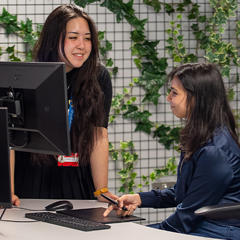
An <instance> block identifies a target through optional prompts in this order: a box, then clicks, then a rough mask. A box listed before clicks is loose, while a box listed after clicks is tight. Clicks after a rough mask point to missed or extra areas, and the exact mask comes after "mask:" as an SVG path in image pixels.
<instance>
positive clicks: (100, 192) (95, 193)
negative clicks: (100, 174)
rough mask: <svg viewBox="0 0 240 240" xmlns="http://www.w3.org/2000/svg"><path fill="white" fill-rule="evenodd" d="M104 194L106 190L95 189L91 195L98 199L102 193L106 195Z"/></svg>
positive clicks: (105, 188)
mask: <svg viewBox="0 0 240 240" xmlns="http://www.w3.org/2000/svg"><path fill="white" fill-rule="evenodd" d="M106 192H108V188H107V187H104V188H100V189H97V190H96V191H95V192H94V193H93V194H94V196H95V197H99V196H100V195H101V194H102V193H106Z"/></svg>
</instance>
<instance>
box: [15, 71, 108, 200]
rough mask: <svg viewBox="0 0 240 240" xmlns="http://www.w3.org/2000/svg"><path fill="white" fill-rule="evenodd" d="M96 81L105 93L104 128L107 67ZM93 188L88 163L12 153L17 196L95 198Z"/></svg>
mask: <svg viewBox="0 0 240 240" xmlns="http://www.w3.org/2000/svg"><path fill="white" fill-rule="evenodd" d="M74 76H76V75H75V74H73V73H71V72H70V73H68V74H67V79H68V82H70V81H72V80H73V79H72V78H73V77H74ZM98 81H99V84H100V86H101V89H102V91H103V94H104V110H105V114H106V117H105V123H104V127H105V128H107V126H108V117H109V112H110V107H111V100H112V84H111V78H110V75H109V73H108V71H107V69H106V68H104V67H101V68H100V74H99V76H98ZM41 158H42V156H41ZM94 191H95V188H94V184H93V179H92V175H91V167H90V164H88V165H87V166H79V167H65V166H64V167H58V166H57V161H56V159H55V157H54V156H51V160H50V161H49V159H48V161H34V160H32V159H31V153H27V152H17V151H16V153H15V194H16V195H17V196H19V197H20V198H38V199H39V198H42V199H44V198H45V199H49V198H51V199H94V195H93V192H94Z"/></svg>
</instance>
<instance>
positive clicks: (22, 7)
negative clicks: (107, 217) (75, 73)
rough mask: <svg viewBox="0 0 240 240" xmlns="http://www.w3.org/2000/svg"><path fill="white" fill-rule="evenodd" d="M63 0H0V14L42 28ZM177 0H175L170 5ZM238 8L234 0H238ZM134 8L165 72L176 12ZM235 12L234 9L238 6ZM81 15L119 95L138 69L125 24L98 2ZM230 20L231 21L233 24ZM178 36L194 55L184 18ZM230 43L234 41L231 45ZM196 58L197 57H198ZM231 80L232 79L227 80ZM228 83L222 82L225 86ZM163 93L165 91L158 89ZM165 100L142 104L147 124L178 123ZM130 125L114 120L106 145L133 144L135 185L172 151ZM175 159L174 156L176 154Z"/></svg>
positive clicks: (6, 39) (113, 165)
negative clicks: (105, 51)
mask: <svg viewBox="0 0 240 240" xmlns="http://www.w3.org/2000/svg"><path fill="white" fill-rule="evenodd" d="M72 2H73V1H69V0H1V1H0V11H2V8H3V7H5V8H6V9H7V10H8V11H9V12H10V13H11V14H17V16H18V20H25V19H26V17H28V18H29V19H31V20H32V21H33V23H34V24H37V23H40V24H42V23H43V22H44V20H45V19H46V17H47V16H48V14H49V13H50V12H51V11H52V10H53V9H54V8H56V7H57V6H58V5H60V4H65V3H72ZM165 2H167V3H173V1H167V0H165ZM176 2H178V1H176ZM194 2H196V3H198V4H199V5H200V12H201V13H202V14H211V8H210V7H209V5H208V3H207V2H208V1H206V0H195V1H194ZM238 3H239V4H240V0H239V1H238ZM134 9H135V11H136V16H137V17H138V18H140V19H144V18H147V19H148V23H147V25H146V27H147V28H146V29H147V31H146V36H147V38H148V39H149V40H153V41H154V40H160V43H159V45H158V53H159V56H160V57H166V58H168V64H169V70H170V69H171V68H172V67H173V62H172V59H171V58H170V57H169V55H168V54H167V52H166V50H165V47H166V45H167V43H166V39H167V38H168V36H167V34H166V29H168V28H169V26H170V25H169V22H170V21H172V20H176V14H177V13H176V14H171V15H170V16H169V15H168V14H166V13H165V12H164V10H161V11H160V12H159V13H155V12H154V11H153V9H152V8H151V7H147V6H146V5H145V4H143V1H141V0H135V1H134ZM238 9H239V8H238ZM85 11H87V12H88V13H89V15H90V16H91V17H92V18H93V19H94V20H95V22H96V24H97V26H98V30H99V31H105V38H106V39H107V40H109V41H110V42H111V43H112V46H113V47H112V48H113V50H112V51H111V52H110V53H109V55H108V57H111V58H112V59H113V61H114V65H115V66H117V67H118V69H119V72H118V74H117V76H116V77H115V78H113V79H112V84H113V93H114V95H116V94H117V93H122V90H123V88H124V87H128V84H129V83H130V82H131V80H132V79H133V78H134V77H138V76H139V71H138V69H137V68H136V66H135V64H134V62H133V56H132V55H131V50H130V47H131V41H130V31H131V30H132V29H131V27H130V26H129V24H127V23H126V22H125V21H123V22H120V23H117V22H116V19H115V16H114V15H113V14H112V13H111V12H109V11H108V10H107V9H105V8H103V7H101V6H100V5H99V4H98V3H94V4H91V5H90V6H87V7H86V9H85ZM237 18H238V19H239V12H237ZM234 20H235V18H233V19H232V21H234ZM181 24H182V33H183V35H184V39H185V42H184V45H185V46H186V48H187V50H188V51H189V52H193V53H194V52H195V50H196V43H195V40H194V36H192V35H191V32H190V26H191V22H190V21H189V20H188V19H187V18H186V17H184V15H183V19H182V20H181ZM234 26H235V25H234V24H231V22H230V23H229V24H228V30H227V31H226V33H225V38H226V40H228V41H231V40H232V39H231V36H235V32H234V31H235V30H234V29H235V28H234ZM235 44H236V43H235ZM12 45H16V47H17V49H18V50H19V51H21V50H23V46H22V41H21V39H19V38H17V37H16V36H14V35H10V36H6V34H5V30H4V29H3V28H2V27H0V46H1V47H6V46H12ZM200 54H201V53H200ZM0 60H6V57H4V56H2V57H1V58H0ZM237 71H238V69H236V68H233V69H232V74H233V76H236V73H237ZM232 81H234V78H233V80H232ZM232 84H233V82H231V81H230V82H226V85H227V86H228V87H229V86H231V85H232ZM164 90H165V89H164ZM234 90H235V92H236V93H237V94H236V99H235V100H234V101H233V102H232V103H231V104H232V107H233V108H234V109H239V103H240V100H239V96H240V94H239V92H240V89H239V85H238V86H235V89H234ZM133 93H134V95H135V96H137V98H142V97H143V95H144V94H143V90H142V89H140V88H138V87H135V88H134V89H133ZM165 98H166V96H165V93H164V91H163V92H162V96H161V97H160V101H159V105H158V106H157V107H156V106H152V105H150V106H147V107H146V109H147V110H149V111H150V112H151V113H152V116H151V120H152V121H154V122H159V123H166V124H170V125H175V124H179V121H178V119H177V118H175V117H174V116H173V114H172V113H171V110H170V108H169V105H168V104H167V103H166V100H165ZM134 129H135V124H133V123H131V122H130V121H129V120H126V119H122V118H121V117H119V118H117V121H116V123H115V124H112V125H110V126H109V139H110V141H111V142H112V143H114V144H116V145H118V144H119V141H130V140H132V141H133V142H134V145H135V149H136V152H137V153H138V155H139V160H138V162H137V163H136V166H135V170H136V172H137V174H138V178H137V180H136V182H137V183H140V182H141V180H140V177H139V176H141V175H147V176H148V175H149V174H150V173H151V172H152V171H153V169H154V168H156V167H162V166H164V165H165V163H166V160H167V159H168V158H169V157H171V156H173V155H175V156H177V154H176V152H174V151H173V150H165V149H164V147H163V146H162V145H161V144H159V143H158V142H157V141H155V140H153V138H152V137H151V136H148V135H147V134H144V133H140V132H135V131H134ZM177 157H178V156H177ZM120 167H121V163H119V162H114V161H112V160H110V163H109V188H110V190H111V191H112V192H114V193H116V194H119V193H118V189H119V187H120V182H119V176H118V174H117V171H118V170H119V168H120ZM143 190H148V187H144V189H143ZM172 211H173V209H167V210H158V211H157V210H152V209H138V210H137V212H136V214H141V216H143V217H145V218H146V219H148V220H147V221H144V222H142V223H143V224H145V223H154V222H157V221H161V220H163V219H164V218H166V217H167V216H168V215H170V214H171V213H172Z"/></svg>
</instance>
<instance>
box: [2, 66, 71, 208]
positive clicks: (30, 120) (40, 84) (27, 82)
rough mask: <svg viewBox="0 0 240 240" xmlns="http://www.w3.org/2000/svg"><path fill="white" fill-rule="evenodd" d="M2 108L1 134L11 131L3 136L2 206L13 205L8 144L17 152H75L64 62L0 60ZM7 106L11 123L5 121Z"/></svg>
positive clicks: (61, 153) (8, 120) (8, 118)
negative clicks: (72, 150)
mask: <svg viewBox="0 0 240 240" xmlns="http://www.w3.org/2000/svg"><path fill="white" fill-rule="evenodd" d="M0 107H3V108H1V109H0V111H1V113H2V114H3V115H2V116H3V117H2V118H1V121H0V129H1V135H2V131H4V132H7V134H8V136H7V139H6V137H4V135H2V138H0V141H1V142H0V145H2V148H0V149H1V153H0V154H1V157H0V161H1V163H0V182H1V187H0V206H4V204H5V206H10V205H9V204H11V196H10V192H9V191H10V188H9V184H6V185H5V186H6V189H5V188H3V184H4V179H2V178H5V179H6V178H7V177H6V174H7V175H8V176H10V172H9V171H7V172H5V173H4V174H5V175H4V174H3V171H4V170H3V168H2V166H5V167H4V169H5V170H6V169H7V168H9V167H7V166H9V147H8V145H9V146H10V147H11V149H13V150H16V151H25V152H35V153H41V154H53V155H59V154H60V155H69V154H70V152H71V144H70V133H69V132H70V131H69V125H68V102H67V87H66V74H65V65H64V63H60V62H58V63H53V62H52V63H49V62H48V63H46V62H45V63H40V62H34V63H33V62H31V63H26V62H0ZM6 109H7V114H8V116H7V125H6V124H5V123H4V121H3V120H2V119H5V116H4V114H6V112H5V110H6ZM6 128H7V130H6ZM2 129H4V130H2ZM4 146H5V147H4ZM3 148H4V150H3ZM3 156H5V157H3ZM9 196H10V199H9Z"/></svg>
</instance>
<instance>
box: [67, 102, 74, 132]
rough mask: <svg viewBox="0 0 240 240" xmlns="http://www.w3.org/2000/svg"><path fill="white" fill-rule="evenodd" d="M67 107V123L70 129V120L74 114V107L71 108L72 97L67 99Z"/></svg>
mask: <svg viewBox="0 0 240 240" xmlns="http://www.w3.org/2000/svg"><path fill="white" fill-rule="evenodd" d="M68 104H69V107H68V123H69V129H71V125H72V120H73V116H74V109H73V105H72V99H70V100H69V101H68Z"/></svg>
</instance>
